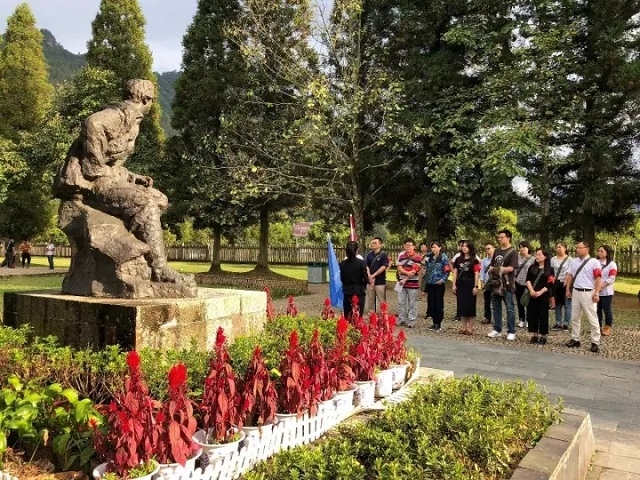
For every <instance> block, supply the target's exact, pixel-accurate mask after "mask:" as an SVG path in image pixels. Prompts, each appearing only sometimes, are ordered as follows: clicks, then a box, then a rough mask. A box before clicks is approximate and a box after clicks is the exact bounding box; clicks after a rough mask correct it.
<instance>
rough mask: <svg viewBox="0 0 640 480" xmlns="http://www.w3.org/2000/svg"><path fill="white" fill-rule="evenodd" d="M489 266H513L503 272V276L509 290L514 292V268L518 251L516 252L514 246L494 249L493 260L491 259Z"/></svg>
mask: <svg viewBox="0 0 640 480" xmlns="http://www.w3.org/2000/svg"><path fill="white" fill-rule="evenodd" d="M505 257H506V260H507V263H506V264H505V263H504V261H505ZM491 266H492V267H513V268H514V270H512V271H511V272H510V273H505V274H504V278H505V281H506V284H507V287H508V288H509V291H510V292H515V290H516V286H515V273H514V271H515V269H517V268H518V252H516V250H515V248H513V247H509V248H506V249H500V250H496V251H495V253H494V254H493V260H492V261H491Z"/></svg>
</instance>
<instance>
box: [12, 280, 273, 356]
mask: <svg viewBox="0 0 640 480" xmlns="http://www.w3.org/2000/svg"><path fill="white" fill-rule="evenodd" d="M266 308H267V298H266V294H265V293H264V292H256V291H248V290H227V289H217V288H199V289H198V296H197V297H196V298H182V299H178V298H170V299H137V300H126V299H107V298H94V297H78V296H73V295H63V294H61V293H59V292H55V291H51V290H46V291H36V292H25V293H15V292H6V293H5V294H4V323H5V325H9V326H13V327H19V326H20V325H24V324H30V325H31V326H32V327H33V330H34V333H35V335H38V336H46V335H55V336H56V337H58V339H59V341H60V343H61V344H62V345H68V346H72V347H76V348H87V347H89V348H93V349H101V348H104V347H105V346H107V345H116V344H117V345H120V346H121V347H122V348H123V349H125V350H128V349H140V348H143V347H151V348H159V349H181V348H188V347H189V346H190V345H191V342H192V340H194V341H195V343H196V345H198V347H199V348H201V349H203V350H211V349H212V347H213V345H214V343H215V337H216V330H217V329H218V327H219V326H221V327H223V328H224V331H225V334H226V335H227V336H228V337H229V339H230V341H232V340H233V338H235V337H237V336H239V335H247V334H252V333H255V332H257V331H260V330H262V328H263V325H264V322H265V320H266Z"/></svg>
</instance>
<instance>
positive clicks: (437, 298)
mask: <svg viewBox="0 0 640 480" xmlns="http://www.w3.org/2000/svg"><path fill="white" fill-rule="evenodd" d="M427 301H428V302H429V313H430V314H431V318H432V319H433V324H434V325H440V324H441V323H442V320H443V319H444V283H443V284H442V285H438V284H436V283H427Z"/></svg>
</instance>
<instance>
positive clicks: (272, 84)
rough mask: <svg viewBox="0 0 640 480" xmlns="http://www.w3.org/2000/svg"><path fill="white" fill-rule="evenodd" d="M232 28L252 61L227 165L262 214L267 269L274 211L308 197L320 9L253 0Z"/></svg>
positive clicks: (235, 190)
mask: <svg viewBox="0 0 640 480" xmlns="http://www.w3.org/2000/svg"><path fill="white" fill-rule="evenodd" d="M243 6H244V9H243V14H242V16H241V18H240V20H239V21H238V22H237V23H236V24H234V25H233V26H232V27H231V28H230V30H229V31H230V35H231V40H232V41H233V42H234V43H235V44H236V45H237V46H238V47H239V48H240V52H241V53H242V55H243V59H244V62H245V64H246V66H247V67H246V68H247V76H246V79H245V81H244V83H243V84H242V85H240V86H238V87H237V88H235V89H233V90H232V91H231V92H230V93H231V95H233V96H234V97H235V98H237V103H236V105H235V106H234V108H233V110H229V111H226V112H225V114H224V117H223V119H222V123H221V128H222V131H221V134H220V136H219V141H218V146H219V147H220V150H219V158H220V162H221V163H220V166H219V168H220V169H223V170H226V171H228V172H229V173H230V175H229V176H227V177H225V180H226V179H227V178H229V179H230V180H233V181H234V182H235V183H233V184H232V185H231V192H232V194H233V196H234V197H236V198H239V197H240V196H241V197H243V198H242V203H243V205H244V206H245V208H246V210H248V211H251V212H256V213H257V214H258V217H259V221H260V256H259V260H258V264H257V265H256V269H258V270H261V269H268V260H267V253H268V252H267V248H268V239H269V221H270V220H271V217H270V214H271V213H273V212H278V211H280V210H282V209H284V208H287V207H289V206H294V205H296V204H299V203H301V200H302V199H304V197H305V195H306V193H307V187H308V184H309V182H308V179H309V176H308V175H307V176H305V172H306V171H307V170H306V169H307V166H308V161H309V160H310V158H309V155H308V151H307V150H306V149H304V148H303V145H304V138H305V136H306V134H307V127H308V123H307V122H306V116H305V114H306V110H305V109H306V103H307V100H308V94H307V92H308V88H309V82H310V80H311V78H312V77H311V75H312V74H313V73H314V72H316V71H317V55H316V51H315V50H314V49H313V48H312V47H311V45H310V42H311V36H310V35H311V23H312V17H313V12H312V9H311V6H310V4H309V1H308V0H287V1H285V0H278V1H272V0H249V1H246V2H244V3H243Z"/></svg>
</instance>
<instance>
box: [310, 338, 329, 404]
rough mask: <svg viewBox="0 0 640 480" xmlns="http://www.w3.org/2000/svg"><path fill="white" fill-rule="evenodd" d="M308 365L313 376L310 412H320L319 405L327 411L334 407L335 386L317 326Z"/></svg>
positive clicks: (312, 339) (311, 376)
mask: <svg viewBox="0 0 640 480" xmlns="http://www.w3.org/2000/svg"><path fill="white" fill-rule="evenodd" d="M307 365H309V375H310V378H311V390H310V401H309V414H310V415H315V414H316V413H318V411H319V407H318V406H319V405H320V407H321V409H322V413H325V412H326V411H327V409H329V408H331V407H333V397H334V396H335V387H334V384H333V382H331V377H330V374H329V368H328V366H327V359H326V356H325V353H324V348H322V344H321V343H320V332H319V331H318V329H317V328H316V329H315V330H314V331H313V337H312V338H311V344H310V345H309V350H308V352H307Z"/></svg>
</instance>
